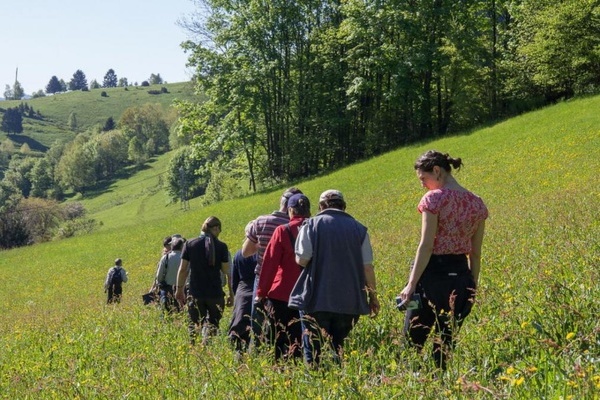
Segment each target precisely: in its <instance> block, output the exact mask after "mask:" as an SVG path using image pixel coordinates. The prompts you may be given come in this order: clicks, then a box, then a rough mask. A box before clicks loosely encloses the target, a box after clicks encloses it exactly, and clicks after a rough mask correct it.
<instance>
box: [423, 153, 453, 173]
mask: <svg viewBox="0 0 600 400" xmlns="http://www.w3.org/2000/svg"><path fill="white" fill-rule="evenodd" d="M462 165H463V162H462V160H461V159H460V158H452V157H450V154H448V153H440V152H439V151H436V150H429V151H428V152H426V153H424V154H422V155H421V156H420V157H419V158H418V159H417V161H416V162H415V169H418V170H420V171H423V172H431V171H433V167H436V166H437V167H440V168H443V169H444V170H445V171H446V172H450V171H451V170H452V168H454V169H460V167H462Z"/></svg>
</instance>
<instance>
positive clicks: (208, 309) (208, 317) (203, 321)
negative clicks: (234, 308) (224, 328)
mask: <svg viewBox="0 0 600 400" xmlns="http://www.w3.org/2000/svg"><path fill="white" fill-rule="evenodd" d="M224 308H225V297H217V298H214V299H196V298H193V297H192V298H191V299H190V300H189V301H188V315H189V318H190V323H189V326H188V330H189V334H190V340H191V342H192V343H193V342H194V341H195V339H196V336H197V335H198V333H197V328H198V327H201V328H202V337H203V339H207V338H208V337H209V336H213V335H214V334H216V332H217V330H218V329H219V322H220V321H221V317H223V309H224Z"/></svg>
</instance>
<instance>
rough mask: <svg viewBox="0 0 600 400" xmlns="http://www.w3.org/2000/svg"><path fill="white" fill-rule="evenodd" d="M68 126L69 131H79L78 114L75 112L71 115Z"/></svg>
mask: <svg viewBox="0 0 600 400" xmlns="http://www.w3.org/2000/svg"><path fill="white" fill-rule="evenodd" d="M67 124H68V125H69V129H71V130H72V131H73V132H76V131H77V114H75V113H74V112H72V113H71V114H69V120H68V121H67Z"/></svg>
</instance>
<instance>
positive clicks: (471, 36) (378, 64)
mask: <svg viewBox="0 0 600 400" xmlns="http://www.w3.org/2000/svg"><path fill="white" fill-rule="evenodd" d="M200 3H201V6H202V8H203V12H202V13H198V15H201V16H203V17H198V18H203V19H194V20H188V21H186V22H185V23H184V26H185V27H186V28H187V29H188V30H189V31H190V32H191V33H192V34H194V35H195V37H196V38H197V40H195V41H188V42H187V43H185V45H184V47H185V49H186V51H187V52H188V53H189V54H190V57H189V64H190V65H191V66H195V68H196V81H197V84H198V86H199V89H200V91H202V92H205V93H206V95H207V97H208V99H209V100H208V101H207V102H205V103H203V104H191V103H187V104H183V103H182V104H180V105H179V107H180V110H181V112H182V114H183V118H182V128H183V131H184V132H186V133H188V134H189V135H193V136H194V145H195V150H196V152H195V154H197V155H198V157H204V158H207V159H211V160H212V162H213V163H214V164H215V165H219V166H220V167H221V168H220V170H221V171H222V170H223V169H224V168H228V167H227V164H228V163H229V160H234V161H235V162H237V160H238V159H239V157H240V156H241V157H243V158H244V159H245V160H246V165H247V176H248V177H249V180H250V184H251V187H253V188H256V184H257V182H258V183H260V182H262V181H264V180H287V179H295V178H298V177H302V176H307V175H311V174H316V173H319V172H321V171H324V170H329V169H331V168H337V167H340V166H343V165H346V164H349V163H352V162H355V161H356V160H360V159H363V158H365V157H369V156H372V155H375V154H379V153H381V152H385V151H388V150H389V149H391V148H394V147H397V146H401V145H404V144H406V143H410V142H413V141H416V140H422V139H425V138H430V137H434V136H438V135H445V134H448V133H451V132H457V131H461V130H465V129H468V128H470V127H473V126H475V125H479V124H483V123H486V122H489V121H495V120H497V119H499V118H503V117H506V116H510V115H514V114H516V113H519V112H522V111H525V110H530V109H532V108H535V107H539V106H541V105H543V104H547V103H548V102H551V101H556V100H557V99H561V98H568V97H570V96H574V95H579V94H585V93H595V92H597V91H598V87H599V85H600V51H599V49H600V5H599V3H598V2H597V1H579V2H572V1H564V0H544V1H539V0H517V1H515V0H481V1H461V0H459V1H444V0H411V1H396V0H392V1H385V2H384V1H379V0H360V1H359V0H349V1H344V2H340V1H338V0H333V1H331V0H299V1H295V2H289V1H285V0H273V1H269V2H264V1H258V0H249V1H245V2H237V1H230V0H218V1H217V0H202V1H200ZM215 154H220V155H221V156H220V157H215Z"/></svg>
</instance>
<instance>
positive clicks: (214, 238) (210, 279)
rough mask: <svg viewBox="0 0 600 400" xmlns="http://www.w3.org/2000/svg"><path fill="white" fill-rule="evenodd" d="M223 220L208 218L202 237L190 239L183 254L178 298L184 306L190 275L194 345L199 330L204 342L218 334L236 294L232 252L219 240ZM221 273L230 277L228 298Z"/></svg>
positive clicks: (178, 278) (191, 332) (189, 301)
mask: <svg viewBox="0 0 600 400" xmlns="http://www.w3.org/2000/svg"><path fill="white" fill-rule="evenodd" d="M220 233H221V221H220V220H219V219H218V218H217V217H209V218H207V219H206V221H204V224H203V225H202V234H201V235H200V237H198V238H195V239H191V240H188V241H187V242H186V243H185V245H184V247H183V251H182V253H181V262H180V264H179V271H178V272H177V289H176V291H175V298H176V299H177V300H178V301H179V303H180V304H181V305H183V304H184V303H185V301H186V295H185V290H184V287H185V283H186V280H187V279H188V276H189V295H188V298H187V305H188V314H189V319H190V323H189V333H190V342H191V343H192V344H194V343H195V341H196V337H197V331H198V328H201V330H202V342H203V343H206V342H207V340H208V338H209V337H210V336H213V335H214V334H216V332H217V330H218V328H219V322H220V321H221V317H222V316H223V309H224V308H225V305H227V306H231V305H232V303H233V295H232V288H231V279H230V278H229V250H228V249H227V245H226V244H225V243H223V242H221V241H220V240H219V239H218V237H219V234H220ZM220 271H222V272H223V273H224V274H225V275H226V277H227V287H228V296H227V300H225V293H224V292H223V287H222V284H221V282H222V281H221V274H220Z"/></svg>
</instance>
